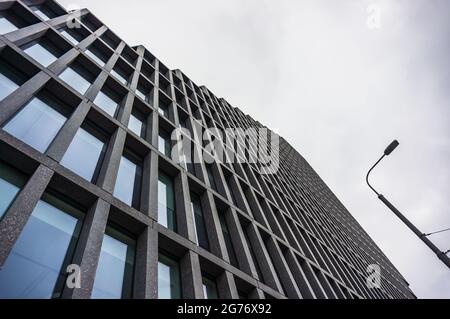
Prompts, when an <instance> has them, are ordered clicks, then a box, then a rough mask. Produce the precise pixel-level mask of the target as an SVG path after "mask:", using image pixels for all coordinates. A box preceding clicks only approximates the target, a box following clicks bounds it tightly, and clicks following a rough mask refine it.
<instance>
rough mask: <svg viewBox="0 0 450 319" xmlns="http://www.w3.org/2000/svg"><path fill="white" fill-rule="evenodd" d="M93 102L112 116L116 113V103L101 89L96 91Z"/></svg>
mask: <svg viewBox="0 0 450 319" xmlns="http://www.w3.org/2000/svg"><path fill="white" fill-rule="evenodd" d="M94 103H95V104H96V105H98V106H99V107H100V108H101V109H102V110H104V111H105V112H106V113H108V114H109V115H111V116H112V117H114V114H116V109H117V106H118V104H117V103H116V102H115V101H114V100H113V99H111V98H110V97H109V96H108V95H106V94H105V93H103V92H102V91H100V92H98V94H97V97H96V98H95V100H94Z"/></svg>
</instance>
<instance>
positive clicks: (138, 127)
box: [128, 114, 144, 137]
mask: <svg viewBox="0 0 450 319" xmlns="http://www.w3.org/2000/svg"><path fill="white" fill-rule="evenodd" d="M141 118H142V117H141V116H140V115H137V114H131V115H130V120H129V121H128V128H129V129H130V130H131V131H132V132H133V133H135V134H136V135H138V136H141V137H142V136H143V135H144V132H143V131H144V123H143V121H142V120H141Z"/></svg>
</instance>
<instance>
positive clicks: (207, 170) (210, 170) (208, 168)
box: [206, 165, 217, 192]
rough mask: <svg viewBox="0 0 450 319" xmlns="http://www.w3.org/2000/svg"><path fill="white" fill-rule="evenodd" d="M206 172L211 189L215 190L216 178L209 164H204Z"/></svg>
mask: <svg viewBox="0 0 450 319" xmlns="http://www.w3.org/2000/svg"><path fill="white" fill-rule="evenodd" d="M206 172H207V174H208V179H209V184H210V185H211V187H212V189H214V190H215V191H216V192H217V185H216V180H215V179H214V174H213V171H212V167H211V165H206Z"/></svg>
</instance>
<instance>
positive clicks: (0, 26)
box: [0, 17, 18, 34]
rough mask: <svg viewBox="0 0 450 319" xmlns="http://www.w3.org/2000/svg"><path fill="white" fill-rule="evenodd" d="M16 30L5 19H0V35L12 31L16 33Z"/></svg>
mask: <svg viewBox="0 0 450 319" xmlns="http://www.w3.org/2000/svg"><path fill="white" fill-rule="evenodd" d="M16 30H18V28H17V27H16V26H15V25H14V24H13V23H12V22H11V21H9V20H8V19H7V18H5V17H0V33H1V34H6V33H9V32H12V31H16Z"/></svg>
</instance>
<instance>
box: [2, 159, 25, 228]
mask: <svg viewBox="0 0 450 319" xmlns="http://www.w3.org/2000/svg"><path fill="white" fill-rule="evenodd" d="M25 182H26V178H25V176H23V175H22V174H21V173H19V172H17V171H16V170H15V169H14V168H12V167H10V166H9V165H6V164H5V163H2V162H0V220H1V219H2V217H3V215H4V214H5V213H6V211H7V210H8V208H9V206H10V205H11V203H12V202H13V200H14V198H16V196H17V194H18V193H19V191H20V189H21V188H22V187H23V185H25Z"/></svg>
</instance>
